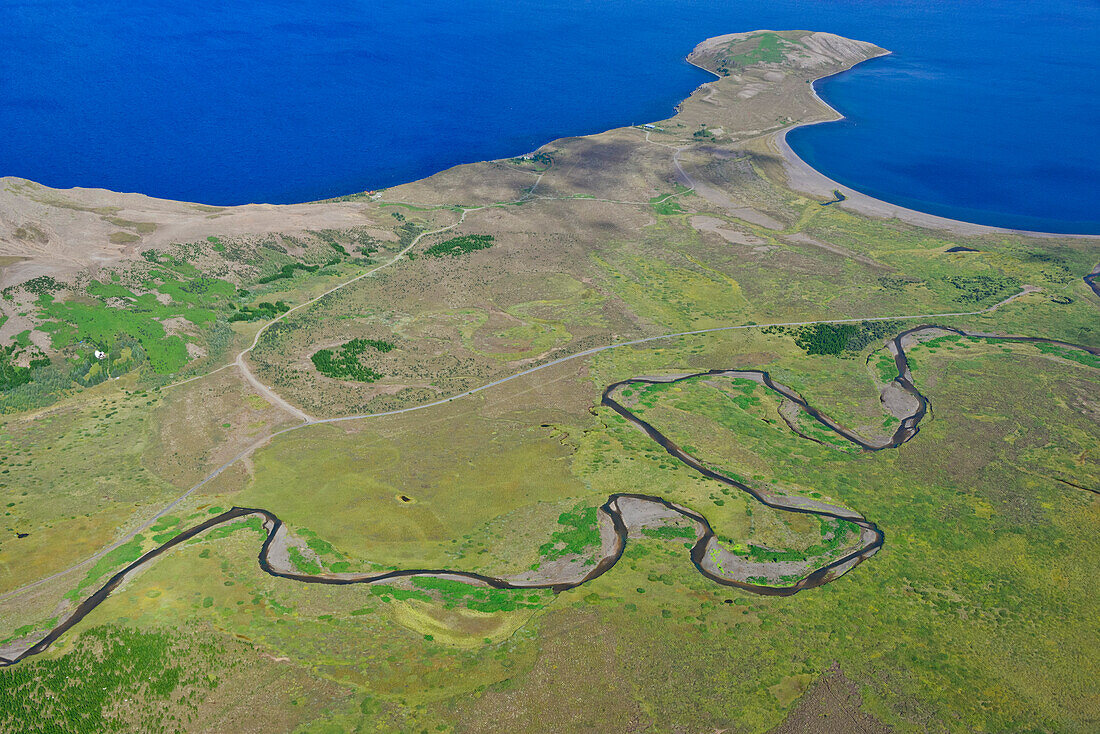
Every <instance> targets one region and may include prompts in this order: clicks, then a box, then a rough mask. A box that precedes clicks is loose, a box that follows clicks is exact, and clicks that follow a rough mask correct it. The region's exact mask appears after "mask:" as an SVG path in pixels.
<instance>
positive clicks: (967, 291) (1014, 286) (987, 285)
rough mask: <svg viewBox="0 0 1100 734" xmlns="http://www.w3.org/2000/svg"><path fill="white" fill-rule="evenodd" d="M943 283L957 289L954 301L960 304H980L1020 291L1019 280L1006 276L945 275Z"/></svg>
mask: <svg viewBox="0 0 1100 734" xmlns="http://www.w3.org/2000/svg"><path fill="white" fill-rule="evenodd" d="M943 281H944V282H945V283H949V284H950V285H952V286H953V287H954V288H955V291H956V292H955V293H954V296H955V298H954V300H956V301H959V302H960V303H970V304H978V303H981V302H983V301H987V300H992V299H993V298H995V297H997V296H1002V297H1003V296H1008V295H1010V294H1012V293H1014V292H1016V291H1018V290H1019V289H1020V282H1019V281H1018V280H1016V279H1015V278H1010V277H1008V276H1004V275H945V276H944V277H943Z"/></svg>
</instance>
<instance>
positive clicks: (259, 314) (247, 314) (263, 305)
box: [228, 301, 290, 321]
mask: <svg viewBox="0 0 1100 734" xmlns="http://www.w3.org/2000/svg"><path fill="white" fill-rule="evenodd" d="M289 310H290V306H289V305H288V304H287V302H286V301H275V303H271V302H270V301H260V302H259V303H257V304H255V305H253V306H241V308H240V309H239V310H238V311H237V312H236V313H232V314H230V315H229V319H228V320H229V321H257V320H259V319H273V318H275V317H276V316H278V315H279V314H281V313H286V312H287V311H289Z"/></svg>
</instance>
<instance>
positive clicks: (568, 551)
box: [539, 506, 600, 560]
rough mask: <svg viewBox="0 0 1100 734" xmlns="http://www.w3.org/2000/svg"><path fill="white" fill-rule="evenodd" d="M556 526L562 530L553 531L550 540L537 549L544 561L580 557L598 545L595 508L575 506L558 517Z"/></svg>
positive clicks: (598, 533) (598, 528)
mask: <svg viewBox="0 0 1100 734" xmlns="http://www.w3.org/2000/svg"><path fill="white" fill-rule="evenodd" d="M558 524H559V525H563V526H564V529H562V530H557V531H555V532H554V533H553V534H552V535H551V536H550V540H549V541H547V542H546V543H543V544H542V546H541V547H539V555H541V556H542V557H543V558H544V559H546V560H553V559H555V558H563V557H565V556H572V555H581V554H584V553H587V552H588V551H589V549H590V548H592V546H595V545H599V543H600V527H599V525H598V524H597V521H596V508H595V507H582V506H577V507H574V508H573V509H572V510H570V511H568V512H563V513H562V514H561V515H559V516H558Z"/></svg>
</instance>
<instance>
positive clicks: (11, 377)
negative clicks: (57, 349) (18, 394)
mask: <svg viewBox="0 0 1100 734" xmlns="http://www.w3.org/2000/svg"><path fill="white" fill-rule="evenodd" d="M22 352H23V347H22V346H20V345H19V344H17V343H14V342H13V343H12V344H9V345H8V346H6V347H4V346H0V390H10V389H12V388H13V387H19V386H20V385H26V384H27V383H28V382H30V381H31V379H32V373H33V372H34V370H35V369H36V368H38V367H48V366H49V364H50V358H49V357H47V356H45V355H42V356H41V357H34V358H32V359H31V360H30V363H29V365H30V366H28V367H20V366H19V365H17V364H15V358H16V357H18V356H19V355H20V354H22Z"/></svg>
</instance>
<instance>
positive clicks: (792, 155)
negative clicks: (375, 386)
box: [0, 31, 1100, 240]
mask: <svg viewBox="0 0 1100 734" xmlns="http://www.w3.org/2000/svg"><path fill="white" fill-rule="evenodd" d="M756 32H760V31H746V33H756ZM727 35H736V34H727ZM719 37H721V36H712V37H710V38H706V39H703V40H702V41H700V42H699V43H698V44H696V46H695V47H694V48H693V49H692V52H694V50H695V49H697V48H699V47H700V46H702V45H703V44H705V43H707V41H710V40H711V39H713V38H719ZM883 51H884V53H881V54H877V55H875V56H872V57H870V58H868V59H865V61H869V60H871V59H876V58H882V57H883V56H887V55H890V54H892V53H893V52H892V51H889V50H886V49H883ZM692 52H689V53H688V54H687V55H685V56H684V57H683V61H684V62H685V63H687V64H688V65H690V66H693V67H695V68H697V69H699V70H701V71H705V72H706V73H708V74H711V75H713V76H714V77H715V78H714V79H712V80H709V81H705V82H703V83H701V84H699V85H697V86H696V87H694V88H693V89H692V90H691V91H690V92H689V93H688V94H687V95H686V96H685V97H683V98H681V99H680V101H679V102H678V103H676V105H675V106H674V107H673V114H672V115H671V116H670V117H668V118H663V120H657V121H655V122H661V121H664V120H671V119H675V118H676V117H677V116H679V115H680V114H681V112H682V111H683V106H684V105H685V104H686V103H687V102H689V101H690V100H691V99H692V97H694V96H695V94H696V93H697V92H698V91H699V90H700V89H702V88H704V87H706V86H707V85H709V84H714V83H715V82H721V81H722V79H723V77H722V76H720V75H718V74H716V73H715V72H714V71H712V70H711V69H708V68H706V67H705V66H702V65H700V64H697V63H695V62H694V61H693V60H692V59H691V54H692ZM860 63H863V61H858V62H856V63H855V64H853V65H852V66H849V67H848V68H846V69H841V70H840V71H836V72H833V73H831V74H825V75H823V76H820V77H817V78H814V79H812V80H811V84H810V93H811V95H812V97H813V99H814V100H815V101H816V102H817V103H818V104H819V105H820V107H821V110H822V112H823V114H824V115H825V117H824V118H823V119H815V120H809V121H805V122H797V123H794V124H792V125H790V126H789V127H786V128H784V129H782V130H777V131H775V132H772V133H767V134H765V135H763V136H762V137H761V139H762V141H763V144H764V146H765V147H766V149H767V150H768V151H769V152H771V153H773V154H775V155H776V156H778V157H779V158H780V159H782V161H783V169H784V173H785V176H786V181H785V182H784V183H783V184H781V185H786V187H787V188H789V189H790V190H791V191H793V192H795V193H799V194H804V195H808V196H811V197H815V198H817V197H820V198H826V199H827V198H831V197H832V196H833V192H834V191H839V192H841V193H842V194H844V197H845V199H844V200H843V201H840V202H837V203H836V206H838V207H842V208H844V209H846V210H847V211H849V212H851V213H856V214H860V215H862V216H866V217H868V218H872V219H879V220H890V219H897V220H899V221H901V222H905V223H907V224H911V225H914V226H917V227H923V228H928V229H937V230H941V231H947V232H950V233H952V234H957V235H960V236H982V235H989V234H1002V235H1004V234H1007V235H1016V236H1022V237H1032V238H1065V239H1085V240H1100V234H1072V233H1060V232H1044V231H1040V230H1024V229H1014V228H1010V227H998V226H994V225H987V224H978V223H976V222H968V221H966V220H963V219H953V218H950V217H944V216H940V215H937V214H931V213H928V212H922V211H920V210H917V209H911V208H909V207H905V206H902V205H900V204H891V203H890V202H888V201H885V200H883V199H879V198H876V197H874V196H871V195H869V194H865V193H863V192H861V191H859V190H857V189H854V188H852V187H850V186H847V185H844V184H841V183H839V182H837V181H834V180H833V179H831V178H829V177H828V176H827V175H825V174H824V173H822V172H821V171H819V170H818V169H816V168H814V167H813V166H811V165H810V164H809V163H807V162H806V161H805V160H803V159H802V158H801V157H800V156H799V155H798V154H797V153H796V152H795V151H794V149H793V148H791V146H790V144H789V143H788V142H787V139H786V138H787V133H788V132H790V131H791V130H794V129H797V128H800V127H805V126H808V125H820V124H823V123H826V122H836V121H839V120H843V119H845V116H844V115H843V114H841V113H840V112H839V111H838V110H837V109H836V108H835V107H833V106H832V105H830V104H829V103H828V102H826V101H825V99H824V98H822V97H821V95H820V94H818V90H817V83H818V82H819V81H821V80H823V79H828V78H830V77H832V76H836V75H837V74H843V73H846V72H848V71H851V70H852V69H854V68H855V67H856V66H858V65H859V64H860ZM632 127H637V126H635V125H629V126H627V125H624V126H620V127H612V128H608V129H605V130H601V131H597V132H592V133H586V134H583V135H566V136H564V137H556V138H552V139H550V140H547V141H546V142H544V143H542V144H541V145H539V146H537V147H536V148H534V149H533V150H535V151H538V150H542V149H543V148H545V147H546V146H549V145H553V144H554V143H557V142H559V141H562V140H567V139H570V138H589V137H594V136H597V135H602V134H605V133H608V132H612V131H615V130H627V129H630V128H632ZM748 140H749V139H746V141H744V142H747V141H748ZM529 152H530V151H529ZM519 155H522V154H519ZM512 157H516V156H505V157H500V158H490V159H485V160H473V161H466V162H465V163H457V164H455V165H453V166H449V167H447V168H443V169H440V170H438V171H434V172H433V173H430V174H428V175H426V176H423V177H422V178H416V179H412V180H409V181H402V182H401V183H398V184H393V185H392V186H388V187H384V188H382V189H379V191H384V190H387V189H393V188H397V187H400V186H405V185H408V184H414V183H419V182H422V181H427V180H429V179H431V178H433V177H434V176H437V175H439V174H440V173H443V172H445V171H449V170H452V169H454V168H459V167H462V166H468V165H477V164H481V163H498V162H501V161H506V160H509V158H512ZM0 181H17V182H21V183H29V184H31V185H33V186H37V187H42V188H45V189H49V190H52V191H62V192H81V193H84V192H86V193H89V194H108V195H114V196H124V197H140V198H142V199H146V200H149V201H156V202H165V203H167V204H173V205H182V206H187V207H194V208H210V209H217V210H221V211H230V210H253V211H256V210H263V211H280V210H292V209H298V210H300V211H303V210H305V209H312V208H315V207H321V206H334V207H339V206H341V205H345V206H349V207H350V206H353V205H356V204H358V203H360V202H359V201H358V200H356V199H353V198H351V197H359V196H361V195H365V194H366V193H367V191H366V190H364V191H351V192H348V193H345V194H339V195H336V196H332V197H328V198H326V199H317V200H311V201H302V202H293V203H288V204H271V203H265V202H250V203H246V204H232V205H226V206H223V205H214V204H205V203H203V202H198V201H184V200H178V199H164V198H160V197H155V196H150V195H148V194H143V193H141V192H136V191H134V192H122V191H113V190H111V189H105V188H101V187H85V186H72V187H68V188H55V187H52V186H47V185H46V184H42V183H39V182H37V181H33V180H31V179H26V178H23V177H20V176H0Z"/></svg>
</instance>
